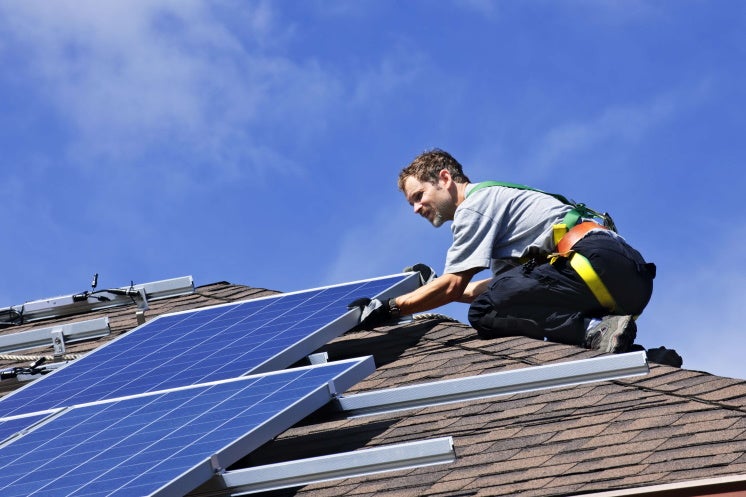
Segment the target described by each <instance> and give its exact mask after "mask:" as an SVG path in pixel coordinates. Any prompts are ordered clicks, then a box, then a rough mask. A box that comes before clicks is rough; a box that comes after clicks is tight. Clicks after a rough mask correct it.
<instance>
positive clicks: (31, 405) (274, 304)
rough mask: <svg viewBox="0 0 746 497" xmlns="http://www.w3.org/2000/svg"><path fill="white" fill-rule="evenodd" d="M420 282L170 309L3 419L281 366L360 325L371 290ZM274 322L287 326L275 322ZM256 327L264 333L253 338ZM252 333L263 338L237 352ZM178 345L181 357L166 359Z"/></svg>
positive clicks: (400, 279) (0, 405)
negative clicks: (229, 323)
mask: <svg viewBox="0 0 746 497" xmlns="http://www.w3.org/2000/svg"><path fill="white" fill-rule="evenodd" d="M417 286H419V276H418V275H417V273H404V274H398V275H389V276H382V277H379V278H372V279H368V280H360V281H355V282H349V283H343V284H338V285H331V286H326V287H319V288H315V289H309V290H302V291H297V292H290V293H285V294H279V295H273V296H267V297H261V298H258V299H251V300H245V301H241V302H233V303H226V304H219V305H216V306H210V307H204V308H200V309H195V310H188V311H181V312H175V313H169V314H164V315H161V316H158V317H156V318H154V319H153V320H152V321H149V322H148V323H145V324H144V325H142V326H139V327H137V328H135V329H133V330H132V331H130V332H129V333H127V334H124V335H121V336H119V337H117V338H116V339H114V340H112V341H110V342H108V343H106V344H104V345H102V346H101V347H99V348H98V349H96V350H94V351H93V352H91V353H90V354H88V355H87V356H84V357H82V358H80V359H77V360H76V361H75V362H73V363H70V364H68V365H67V366H65V367H63V368H59V369H58V370H57V371H55V372H53V373H51V374H48V375H46V376H45V377H43V378H40V379H39V380H36V381H34V382H33V383H31V384H30V385H27V386H25V387H23V388H21V389H18V390H16V391H15V392H13V393H11V394H9V395H7V396H6V397H4V398H2V399H0V416H3V417H6V416H10V415H15V414H22V413H26V412H34V411H39V410H44V409H51V408H55V407H64V406H66V405H70V404H79V403H83V402H90V401H95V400H101V399H106V398H114V397H120V396H123V395H132V394H137V393H143V392H146V391H153V390H161V389H167V388H174V387H178V386H183V385H187V384H196V383H204V382H207V381H213V380H217V379H224V378H232V377H235V376H240V375H246V374H253V373H258V372H266V371H272V370H275V369H281V368H284V367H287V366H290V365H291V364H293V363H295V362H297V361H298V360H300V359H302V358H303V357H305V356H307V355H309V354H311V353H312V352H313V351H314V350H316V349H318V348H319V347H321V346H323V345H324V344H326V343H327V342H328V341H330V340H331V339H333V338H335V337H337V336H339V335H341V334H343V333H345V332H346V331H348V330H349V329H351V328H353V327H354V326H355V325H356V324H357V320H358V316H359V311H358V310H347V309H346V305H347V304H348V303H349V302H350V301H352V300H354V299H355V298H359V297H362V296H367V297H370V296H371V295H375V296H377V297H378V298H390V297H392V296H395V295H400V294H403V293H406V292H408V291H411V290H413V289H414V288H416V287H417ZM304 299H305V300H304ZM312 299H315V301H314V305H318V306H319V307H318V309H319V311H317V312H314V313H312V314H311V315H310V316H309V315H307V314H305V315H302V316H299V315H298V314H297V310H298V306H299V303H303V302H310V301H311V300H312ZM340 306H344V307H342V308H340ZM255 307H256V308H258V310H257V309H255ZM265 310H266V311H267V312H264V311H265ZM270 311H271V313H270ZM321 311H324V312H321ZM262 312H264V314H262ZM230 313H234V314H235V315H236V317H241V319H242V321H241V323H242V325H241V326H234V327H233V328H231V327H226V326H225V322H224V321H225V320H226V319H228V317H229V316H228V315H229V314H230ZM314 314H315V316H314ZM269 322H273V323H274V324H276V325H281V326H278V327H274V328H273V327H272V326H267V323H269ZM251 326H253V327H254V328H256V329H258V331H256V332H255V333H254V334H251V335H248V334H247V331H246V330H247V329H248V328H249V327H251ZM282 326H284V328H283V327H282ZM190 330H192V331H191V332H190ZM288 330H292V333H291V332H290V331H288ZM198 332H199V333H198ZM283 333H284V334H285V335H284V336H283ZM148 334H149V335H148ZM218 335H220V336H222V337H229V336H230V337H231V340H227V339H218V338H216V336H218ZM149 336H152V337H155V338H153V339H149V338H148V337H149ZM250 338H259V339H261V340H262V341H261V343H260V344H259V345H257V346H256V347H255V348H254V349H251V348H249V349H247V351H246V352H244V353H243V356H241V355H240V354H239V355H238V356H237V355H236V354H238V351H243V350H244V349H242V348H241V347H247V345H246V344H247V343H248V342H249V339H250ZM159 339H162V341H159ZM190 340H193V341H194V343H191V342H190ZM237 343H240V344H243V345H240V346H237V345H236V344H237ZM216 344H220V346H219V347H216ZM158 347H160V348H158ZM178 347H181V348H182V351H181V352H180V353H179V354H176V357H178V358H179V361H176V360H175V358H168V357H166V358H164V357H163V354H164V353H166V352H165V351H167V350H168V349H169V348H171V349H174V348H178ZM190 347H192V349H191V350H190ZM206 349H208V350H210V349H213V350H212V352H205V350H206ZM185 350H186V351H188V352H185ZM254 350H257V352H256V354H255V355H254V356H250V353H253V351H254ZM218 351H219V352H220V353H221V354H222V353H226V351H229V352H231V353H233V356H231V357H229V358H226V357H225V356H221V355H218ZM206 354H207V355H206ZM132 357H134V358H135V361H134V362H133V361H132V360H131V358H132ZM236 357H238V358H239V359H240V361H239V360H237V359H236ZM198 359H199V360H201V361H203V362H202V363H199V365H196V366H195V364H198V363H195V362H190V361H197V360H198ZM252 361H253V363H252ZM148 375H152V378H149V377H148Z"/></svg>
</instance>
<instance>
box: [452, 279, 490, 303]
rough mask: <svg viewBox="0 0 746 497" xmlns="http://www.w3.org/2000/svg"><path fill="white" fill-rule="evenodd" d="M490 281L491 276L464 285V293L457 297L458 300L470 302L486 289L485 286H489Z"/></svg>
mask: <svg viewBox="0 0 746 497" xmlns="http://www.w3.org/2000/svg"><path fill="white" fill-rule="evenodd" d="M490 281H492V279H491V278H487V279H486V280H480V281H472V282H471V283H469V284H468V285H466V289H464V293H463V294H461V298H459V299H458V301H459V302H464V303H466V304H470V303H471V302H473V301H474V299H475V298H477V297H478V296H480V295H481V294H483V293H484V292H486V291H487V287H488V286H489V284H490Z"/></svg>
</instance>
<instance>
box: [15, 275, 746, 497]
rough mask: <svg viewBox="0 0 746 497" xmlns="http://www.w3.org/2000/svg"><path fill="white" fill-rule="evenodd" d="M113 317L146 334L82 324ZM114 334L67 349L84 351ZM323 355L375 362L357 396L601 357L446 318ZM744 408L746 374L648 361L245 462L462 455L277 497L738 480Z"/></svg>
mask: <svg viewBox="0 0 746 497" xmlns="http://www.w3.org/2000/svg"><path fill="white" fill-rule="evenodd" d="M271 294H273V292H272V291H270V290H264V289H255V288H250V287H245V286H241V285H231V284H228V283H224V282H223V283H216V284H213V285H205V286H202V287H198V288H197V292H196V293H195V294H193V295H188V296H180V297H174V298H170V299H164V300H161V301H154V302H152V303H151V308H150V309H149V310H148V311H147V313H146V317H147V319H153V318H154V317H155V316H157V315H159V314H161V313H165V312H173V311H176V310H185V309H192V308H197V307H204V306H207V305H213V304H216V303H222V302H230V301H234V300H244V299H247V298H256V297H261V296H266V295H271ZM103 315H108V316H109V318H110V320H111V327H112V330H113V333H112V336H111V337H109V339H111V338H114V337H115V336H118V335H119V334H121V333H125V332H126V331H128V330H130V329H132V328H133V327H134V326H136V316H135V308H134V307H126V308H115V309H110V310H108V311H105V312H104V311H97V312H95V313H91V315H86V316H77V317H76V319H78V320H83V319H90V318H92V317H99V316H103ZM53 322H63V321H62V320H57V321H53ZM48 324H49V323H44V325H45V326H46V325H48ZM39 325H41V323H40V324H39ZM34 326H36V325H24V326H22V327H19V328H14V329H12V330H2V331H0V333H8V332H14V331H15V332H17V331H21V330H25V329H31V328H33V327H34ZM107 340H108V339H107ZM107 340H99V341H95V342H94V341H92V342H87V343H81V344H77V345H75V346H74V348H73V347H71V349H74V350H77V351H81V352H82V351H87V350H91V349H92V348H94V347H96V346H98V345H99V344H100V343H103V342H105V341H107ZM50 349H51V347H47V348H45V349H44V350H42V351H45V352H49V350H50ZM323 349H324V350H326V351H327V352H328V353H329V356H330V360H337V359H341V358H347V357H356V356H361V355H368V354H373V355H374V356H375V359H376V364H377V371H376V372H374V373H373V374H372V375H371V376H370V377H369V378H367V379H365V380H364V381H362V382H361V383H359V384H358V385H356V386H354V387H353V388H352V389H351V392H355V391H366V390H375V389H380V388H388V387H394V386H401V385H408V384H412V383H420V382H423V381H432V380H441V379H446V378H455V377H463V376H467V375H475V374H482V373H487V372H495V371H507V370H516V369H520V368H526V367H530V366H532V365H541V364H548V363H556V362H566V361H574V360H578V359H586V358H590V357H597V356H599V355H600V354H599V353H597V352H593V351H588V350H584V349H582V348H579V347H573V346H568V345H562V344H556V343H549V342H542V341H537V340H532V339H529V338H525V337H508V338H500V339H494V340H481V339H479V338H478V337H476V334H475V332H474V330H472V329H471V328H469V327H468V326H466V325H464V324H460V323H451V322H444V321H439V320H417V321H415V322H413V323H411V324H408V325H404V326H400V327H386V328H380V329H377V330H372V331H357V332H352V333H347V334H345V335H343V336H341V337H338V338H336V339H335V340H333V341H332V342H331V343H329V344H327V346H325V347H324V348H323ZM0 387H4V385H0ZM745 403H746V382H744V381H743V380H735V379H726V378H719V377H716V376H713V375H710V374H707V373H702V372H697V371H688V370H682V369H678V368H673V367H669V366H663V365H656V364H652V365H651V371H650V374H648V375H646V376H640V377H635V378H627V379H621V380H614V381H601V382H593V383H589V384H584V385H576V386H570V387H561V388H555V389H550V390H539V391H534V392H526V393H520V394H513V395H506V396H499V397H495V398H492V399H482V400H474V401H463V402H459V403H455V404H448V405H441V406H433V407H427V408H420V409H416V410H412V411H404V412H400V413H389V414H382V415H377V416H370V417H365V418H354V419H346V418H344V416H342V415H341V414H339V413H334V412H333V411H332V410H330V409H327V410H323V411H321V412H319V413H316V414H314V415H312V416H310V417H309V418H307V419H306V420H304V421H303V422H302V423H299V424H298V425H296V426H295V427H293V428H291V429H289V430H287V431H286V432H285V433H283V434H280V435H279V436H278V437H276V439H275V440H273V441H272V442H270V443H268V444H266V445H265V446H263V447H261V448H260V449H258V450H256V451H254V453H252V454H251V455H250V456H249V457H248V458H246V459H245V460H244V461H243V464H250V465H258V464H266V463H269V462H278V461H283V460H291V459H296V458H300V457H311V456H315V455H323V454H330V453H337V452H344V451H349V450H360V449H365V448H370V447H378V446H383V445H388V444H392V443H399V442H403V441H412V440H423V439H429V438H434V437H440V436H452V437H453V440H454V451H455V453H456V456H457V458H456V461H455V462H453V463H450V464H442V465H436V466H431V467H425V468H419V469H407V470H401V471H395V472H390V473H383V474H378V475H370V476H365V477H357V478H349V479H346V480H341V481H332V482H325V483H319V484H315V485H309V486H307V487H303V488H300V489H293V490H289V491H281V492H273V493H269V494H268V495H273V496H279V495H297V496H309V497H325V496H335V497H337V496H376V497H381V496H391V497H394V496H396V497H407V496H418V497H419V496H423V495H428V496H449V497H453V496H459V495H463V496H467V495H480V496H493V495H511V496H524V497H529V496H560V495H563V496H564V495H573V494H582V493H587V492H594V491H604V490H611V489H624V488H632V487H639V486H645V485H653V484H663V483H672V482H681V481H687V480H690V479H695V478H696V479H699V478H710V477H715V476H728V475H741V474H744V473H745V472H746V408H745V406H744V404H745Z"/></svg>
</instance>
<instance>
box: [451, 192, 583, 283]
mask: <svg viewBox="0 0 746 497" xmlns="http://www.w3.org/2000/svg"><path fill="white" fill-rule="evenodd" d="M474 186H476V185H473V184H470V185H468V186H467V189H466V191H467V198H466V199H465V200H464V201H463V202H462V203H461V204H460V205H459V206H458V207H457V208H456V212H455V214H454V216H453V224H452V225H451V231H452V232H453V243H452V244H451V247H450V248H449V249H448V254H447V256H446V265H445V270H444V273H458V272H461V271H466V270H469V269H475V268H483V269H484V268H491V269H492V271H493V273H495V274H497V273H498V272H501V271H503V270H504V269H507V268H508V267H512V266H514V265H515V264H516V263H517V260H518V259H520V258H521V257H526V256H536V255H542V254H549V253H551V252H552V251H553V249H554V240H553V237H552V226H553V225H555V224H557V223H560V222H562V220H563V218H564V217H565V214H566V213H567V212H568V211H569V210H570V209H572V207H571V206H569V205H567V204H564V203H562V202H560V201H559V200H557V199H555V198H554V197H552V196H551V195H547V194H545V193H540V192H536V191H532V190H520V189H517V188H510V187H503V186H490V187H486V188H481V189H479V190H477V191H475V192H474V193H473V194H471V195H468V193H469V192H470V191H471V190H472V189H473V188H474Z"/></svg>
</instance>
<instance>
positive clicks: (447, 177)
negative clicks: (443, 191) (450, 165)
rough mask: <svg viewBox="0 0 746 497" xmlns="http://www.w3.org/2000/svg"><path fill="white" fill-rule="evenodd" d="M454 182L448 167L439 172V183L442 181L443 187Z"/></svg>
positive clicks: (447, 186)
mask: <svg viewBox="0 0 746 497" xmlns="http://www.w3.org/2000/svg"><path fill="white" fill-rule="evenodd" d="M452 182H453V178H452V177H451V173H450V172H449V171H448V169H441V170H440V172H439V173H438V183H440V184H441V185H442V186H443V188H449V187H450V186H451V183H452Z"/></svg>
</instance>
